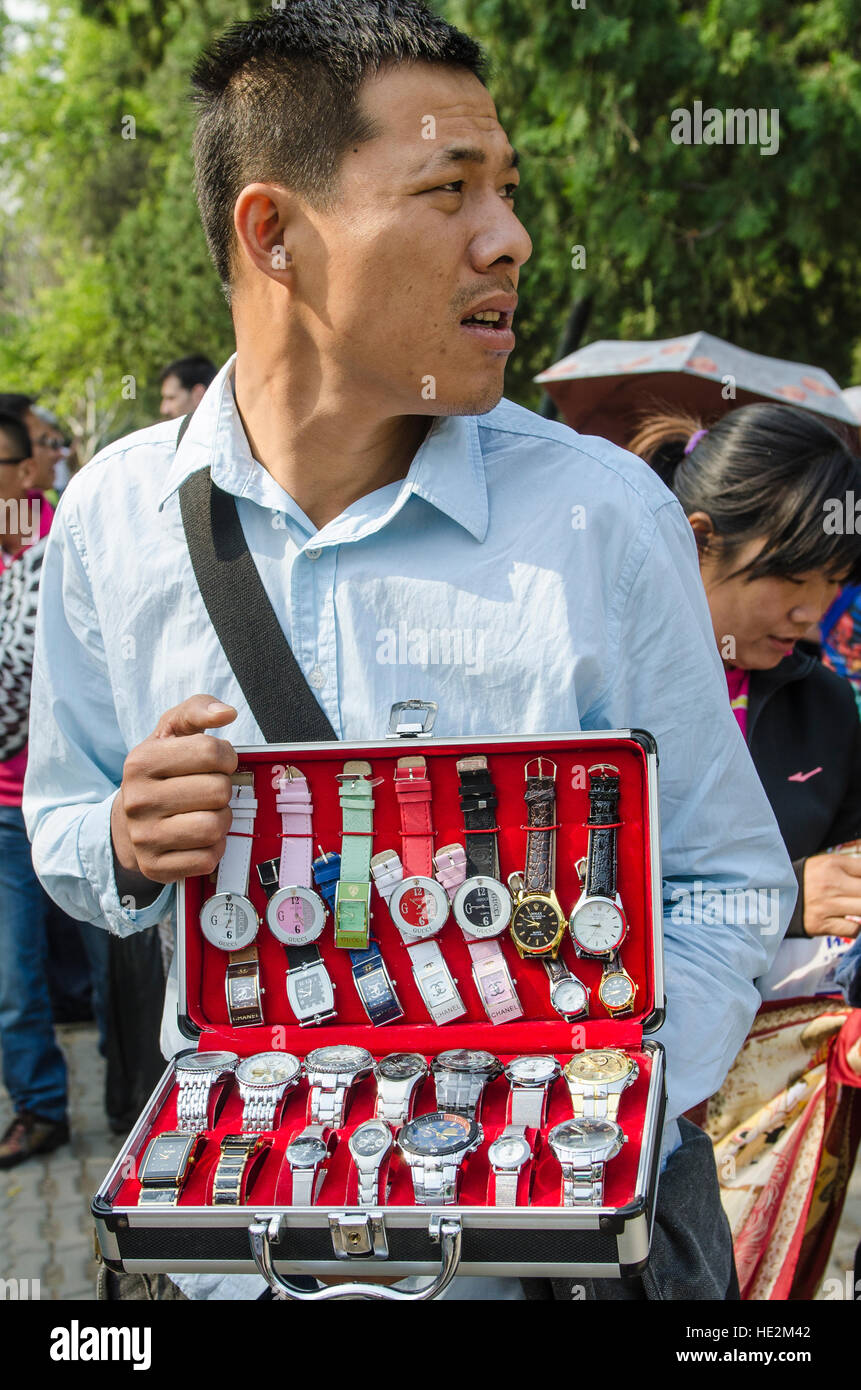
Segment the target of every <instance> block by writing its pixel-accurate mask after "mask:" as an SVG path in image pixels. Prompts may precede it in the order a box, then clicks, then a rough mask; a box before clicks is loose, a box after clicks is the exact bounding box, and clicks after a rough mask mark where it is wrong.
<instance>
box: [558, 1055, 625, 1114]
mask: <svg viewBox="0 0 861 1390" xmlns="http://www.w3.org/2000/svg"><path fill="white" fill-rule="evenodd" d="M562 1074H563V1076H564V1077H565V1081H566V1084H567V1086H568V1090H569V1092H570V1095H571V1103H572V1105H573V1107H574V1114H575V1115H577V1116H580V1115H585V1116H586V1118H587V1119H594V1120H615V1119H616V1116H617V1115H618V1113H619V1100H620V1098H621V1095H622V1092H623V1091H624V1090H627V1088H628V1087H629V1086H632V1085H633V1083H634V1082H635V1081H636V1079H637V1077H638V1076H639V1074H640V1069H639V1067H638V1066H637V1063H636V1062H635V1061H634V1059H633V1058H632V1057H629V1056H628V1055H627V1053H625V1052H620V1051H619V1050H618V1049H617V1048H610V1047H608V1048H605V1049H603V1050H598V1049H597V1048H592V1049H590V1050H589V1051H587V1052H578V1053H576V1054H575V1056H573V1057H572V1058H571V1060H570V1062H566V1063H565V1066H564V1067H563V1068H562Z"/></svg>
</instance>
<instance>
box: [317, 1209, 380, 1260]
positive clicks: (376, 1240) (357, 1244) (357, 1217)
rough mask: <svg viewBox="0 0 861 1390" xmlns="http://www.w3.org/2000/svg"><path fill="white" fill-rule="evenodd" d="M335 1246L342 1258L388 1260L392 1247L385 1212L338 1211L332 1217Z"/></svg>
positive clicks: (331, 1223) (332, 1234)
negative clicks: (389, 1244)
mask: <svg viewBox="0 0 861 1390" xmlns="http://www.w3.org/2000/svg"><path fill="white" fill-rule="evenodd" d="M329 1231H330V1232H331V1236H332V1248H333V1249H334V1251H335V1255H336V1257H337V1258H338V1259H339V1260H350V1259H367V1258H368V1256H369V1255H371V1256H373V1258H374V1259H375V1260H387V1259H388V1257H389V1246H388V1241H387V1240H386V1228H385V1226H384V1225H383V1217H382V1213H381V1212H370V1211H338V1212H333V1213H331V1214H330V1216H329Z"/></svg>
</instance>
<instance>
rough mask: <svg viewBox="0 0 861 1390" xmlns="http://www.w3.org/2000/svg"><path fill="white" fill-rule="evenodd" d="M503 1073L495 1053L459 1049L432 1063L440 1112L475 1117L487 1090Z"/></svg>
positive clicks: (440, 1056) (445, 1053)
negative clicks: (444, 1111) (452, 1111)
mask: <svg viewBox="0 0 861 1390" xmlns="http://www.w3.org/2000/svg"><path fill="white" fill-rule="evenodd" d="M501 1072H502V1066H501V1064H500V1063H499V1062H498V1061H497V1059H496V1058H495V1057H494V1056H493V1054H492V1053H491V1052H483V1051H480V1050H478V1049H476V1048H466V1047H456V1048H452V1049H450V1050H449V1051H448V1052H441V1053H440V1054H439V1056H438V1057H434V1059H433V1061H432V1062H431V1073H432V1075H433V1079H434V1087H435V1089H436V1104H437V1109H438V1110H457V1111H460V1112H461V1113H462V1114H464V1115H472V1116H475V1115H476V1114H477V1112H478V1107H479V1105H480V1103H481V1098H482V1096H483V1094H484V1088H485V1086H486V1085H487V1084H488V1082H490V1081H492V1080H493V1079H494V1077H496V1076H499V1075H500V1074H501Z"/></svg>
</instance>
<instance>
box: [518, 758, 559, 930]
mask: <svg viewBox="0 0 861 1390" xmlns="http://www.w3.org/2000/svg"><path fill="white" fill-rule="evenodd" d="M545 763H547V764H548V765H549V766H550V767H551V768H552V769H553V772H552V774H551V775H550V776H545V775H544V765H545ZM535 764H537V766H538V775H537V776H535V777H531V776H530V775H529V769H530V767H532V766H533V765H535ZM524 774H525V777H526V792H525V801H526V805H527V808H528V816H527V835H526V868H525V870H524V872H523V875H522V877H521V875H516V876H515V875H513V874H510V875H509V878H508V883H509V887H511V888H512V889H513V890H514V894H515V896H514V911H513V913H512V916H511V937H512V940H513V942H514V944H515V946H516V947H517V950H518V953H519V954H520V955H521V956H544V955H548V956H554V957H555V956H557V955H558V954H559V946H560V944H561V942H562V938H563V936H564V934H565V925H566V922H565V914H564V912H563V911H562V908H561V907H560V906H559V899H558V898H557V896H556V893H555V890H554V886H553V885H554V883H555V881H556V764H555V763H554V762H550V759H549V758H531V759H530V760H529V762H528V763H527V764H526V767H525V769H524ZM515 884H516V885H517V887H516V888H515ZM521 884H522V886H521Z"/></svg>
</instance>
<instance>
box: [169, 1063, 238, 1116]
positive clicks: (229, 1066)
mask: <svg viewBox="0 0 861 1390" xmlns="http://www.w3.org/2000/svg"><path fill="white" fill-rule="evenodd" d="M238 1061H239V1058H238V1057H237V1055H236V1053H235V1052H191V1053H188V1054H187V1055H186V1056H185V1057H177V1059H176V1061H175V1062H174V1066H173V1070H174V1076H175V1077H176V1084H177V1087H178V1090H177V1095H176V1127H177V1129H178V1130H182V1131H189V1130H202V1129H209V1102H210V1098H211V1096H212V1093H213V1090H214V1089H215V1087H216V1086H218V1085H219V1083H220V1082H222V1081H224V1080H226V1078H227V1077H228V1076H230V1075H231V1074H232V1073H233V1071H234V1070H235V1068H236V1065H237V1063H238Z"/></svg>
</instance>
